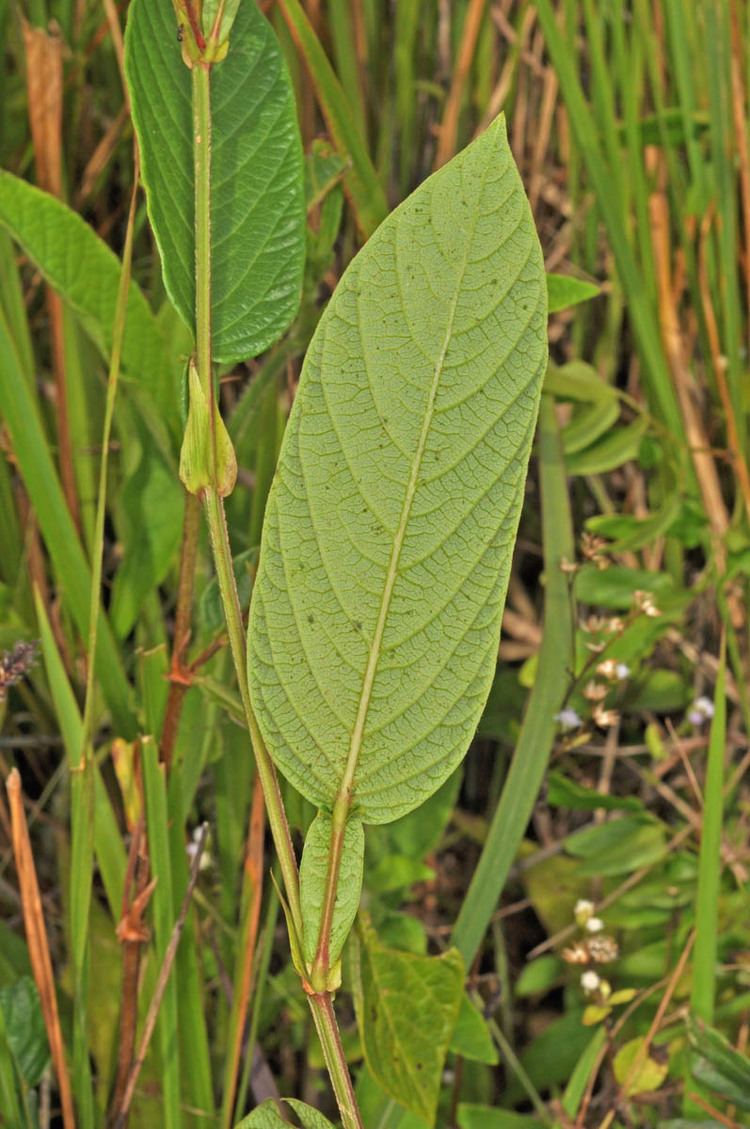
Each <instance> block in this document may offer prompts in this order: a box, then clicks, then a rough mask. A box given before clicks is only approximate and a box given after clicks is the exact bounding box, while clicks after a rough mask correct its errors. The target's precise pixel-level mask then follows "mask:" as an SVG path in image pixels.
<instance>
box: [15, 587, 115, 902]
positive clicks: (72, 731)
mask: <svg viewBox="0 0 750 1129" xmlns="http://www.w3.org/2000/svg"><path fill="white" fill-rule="evenodd" d="M36 613H37V624H38V629H39V638H40V641H41V648H42V656H43V658H44V666H45V670H46V674H47V681H48V682H49V686H50V692H51V694H52V701H53V704H54V707H55V717H56V720H57V724H58V725H59V727H60V732H61V734H62V739H63V745H64V747H65V753H66V756H67V758H68V762H69V764H70V765H71V766H72V765H75V764H76V763H77V760H78V754H79V751H80V748H81V737H82V734H83V722H82V720H81V714H80V712H79V709H78V703H77V701H76V698H75V694H74V693H73V690H72V688H71V685H70V683H69V682H68V676H67V674H66V673H65V667H64V666H63V663H62V659H61V658H60V654H59V652H58V650H57V646H56V644H55V640H54V636H53V634H52V628H51V627H50V623H49V620H48V619H47V613H46V612H45V609H44V604H43V603H42V601H41V600H40V599H39V597H38V596H37V597H36ZM94 790H95V794H94V852H95V854H96V861H97V865H98V867H99V872H100V874H101V877H102V882H103V883H104V889H105V892H106V894H107V901H108V903H109V908H110V912H111V914H112V917H113V918H114V920H117V919H118V917H119V914H120V911H121V909H122V890H123V882H124V879H125V867H126V863H127V860H126V857H125V849H124V847H123V845H122V839H121V837H120V830H119V828H118V826H117V820H116V818H115V814H114V812H113V810H112V803H111V800H110V798H109V794H108V792H107V789H106V788H105V786H104V783H103V781H102V779H101V774H100V772H99V769H98V767H97V769H96V777H95V784H94Z"/></svg>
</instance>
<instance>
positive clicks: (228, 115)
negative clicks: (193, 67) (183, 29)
mask: <svg viewBox="0 0 750 1129" xmlns="http://www.w3.org/2000/svg"><path fill="white" fill-rule="evenodd" d="M125 59H126V74H127V79H128V86H129V88H130V94H131V101H132V109H133V120H134V123H135V127H136V130H137V133H138V139H139V143H140V146H141V160H142V171H143V180H144V184H145V185H146V189H147V198H148V209H149V217H150V220H151V224H152V227H153V230H154V234H155V236H156V241H157V243H158V245H159V251H160V253H161V259H162V266H163V270H164V282H165V286H166V288H167V292H168V294H169V296H170V298H171V299H172V302H173V303H174V305H175V306H176V308H177V310H178V311H179V313H180V315H181V317H182V318H183V319H184V321H185V322H186V324H187V325H188V326H189V327H190V328H192V327H193V325H194V316H195V313H194V310H195V239H194V228H193V217H194V214H195V201H194V192H195V188H194V184H195V181H194V174H193V122H192V111H191V98H192V95H191V75H190V71H189V69H188V68H187V67H186V66H185V64H184V63H183V61H182V55H181V49H180V45H179V43H178V42H177V37H176V35H175V26H174V15H173V10H172V7H171V5H169V4H161V3H159V4H154V3H152V2H151V0H134V3H133V4H131V7H130V11H129V15H128V28H127V35H126V56H125ZM304 223H305V207H304V179H303V167H302V147H301V142H300V138H299V130H298V127H297V119H296V112H295V107H294V95H293V91H292V87H291V83H290V80H289V77H288V74H287V71H286V67H285V65H284V62H283V58H282V55H281V51H280V49H279V45H278V43H277V41H276V37H275V36H274V33H273V31H272V29H271V27H270V25H269V24H268V22H267V21H266V19H265V18H264V17H263V16H262V15H261V13H260V12H259V11H258V8H257V6H256V4H255V3H242V4H240V6H239V9H238V11H237V17H236V20H235V22H234V26H233V28H232V34H231V37H230V43H229V52H228V54H227V57H226V59H224V60H223V62H221V63H217V64H216V65H215V66H214V67H213V68H212V71H211V259H212V266H211V271H212V278H211V291H212V295H211V318H212V338H213V342H212V343H213V359H214V360H215V361H217V362H221V363H226V364H231V363H233V362H235V361H240V360H245V359H247V358H248V357H252V356H257V355H258V353H260V352H262V351H263V349H265V348H266V347H267V346H268V345H270V344H271V343H272V342H273V341H275V340H276V338H278V337H279V336H280V335H281V333H282V332H283V331H284V329H286V327H287V326H288V325H289V323H290V322H291V320H292V318H293V317H294V315H295V313H296V311H297V306H298V304H299V297H300V292H301V285H302V268H303V262H304V240H305V228H304Z"/></svg>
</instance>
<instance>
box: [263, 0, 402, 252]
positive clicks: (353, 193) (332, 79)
mask: <svg viewBox="0 0 750 1129" xmlns="http://www.w3.org/2000/svg"><path fill="white" fill-rule="evenodd" d="M279 7H280V8H281V11H282V13H283V15H284V19H285V20H286V23H287V26H288V28H289V31H290V32H291V34H292V37H293V38H294V41H295V43H296V44H297V47H298V49H299V51H300V52H301V54H302V56H303V57H304V60H305V63H306V64H307V69H308V71H309V72H310V77H311V78H312V81H313V85H314V87H315V93H316V94H317V97H318V101H319V103H320V108H321V110H322V111H323V116H324V117H325V119H326V124H327V125H328V129H329V131H330V134H331V138H332V140H333V142H334V144H335V145H336V148H337V149H338V151H339V153H340V154H341V156H342V157H346V158H348V159H349V160H350V161H351V168H350V169H349V171H348V172H347V173H346V175H345V176H344V188H345V189H346V193H347V195H348V197H349V199H350V200H351V203H352V207H353V209H354V214H355V216H356V219H357V224H358V226H359V228H360V230H361V231H362V233H363V235H365V236H366V237H367V236H370V235H372V233H373V231H375V228H376V227H378V225H379V224H380V223H381V222H382V221H383V220H384V219H385V217H386V216H387V215H388V202H387V200H386V198H385V192H384V191H383V186H382V184H381V183H380V181H379V179H378V175H377V173H376V171H375V167H374V165H373V163H372V161H371V160H370V157H369V155H368V152H367V148H366V146H365V142H364V140H363V138H362V136H361V134H360V132H359V130H358V129H357V126H356V124H355V120H354V118H353V116H352V112H351V109H350V107H349V103H348V101H347V98H346V95H345V93H344V91H343V90H342V88H341V83H340V82H339V80H338V79H337V78H336V75H335V73H334V70H333V67H332V66H331V64H330V62H329V60H328V56H327V55H326V53H325V51H324V50H323V47H322V45H321V43H320V40H319V39H318V37H317V35H316V34H315V31H314V29H313V26H312V24H311V23H310V21H309V20H308V18H307V16H306V15H305V12H304V9H303V7H302V5H301V4H300V3H299V0H279Z"/></svg>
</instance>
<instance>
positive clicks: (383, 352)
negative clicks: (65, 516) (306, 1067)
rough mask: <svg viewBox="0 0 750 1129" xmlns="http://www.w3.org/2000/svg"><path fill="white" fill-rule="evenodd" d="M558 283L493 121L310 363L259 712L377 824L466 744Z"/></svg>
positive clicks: (391, 246) (252, 667) (252, 663)
mask: <svg viewBox="0 0 750 1129" xmlns="http://www.w3.org/2000/svg"><path fill="white" fill-rule="evenodd" d="M545 324H546V283H545V278H544V272H543V268H542V259H541V252H540V248H539V242H538V239H537V236H536V232H535V230H534V226H533V222H532V217H531V212H530V209H529V207H528V204H527V202H526V198H525V196H524V193H523V189H522V186H521V182H520V179H519V177H518V173H517V171H516V168H515V165H514V164H513V160H512V157H511V154H510V150H509V148H508V144H507V139H506V133H505V127H504V123H503V121H502V119H500V120H498V121H497V122H496V123H495V124H494V125H493V126H491V127H490V129H488V130H487V131H486V132H485V133H484V134H483V135H482V136H481V137H480V138H478V139H477V140H476V141H475V142H473V144H472V145H470V146H469V148H467V149H466V150H465V151H464V152H463V153H461V154H459V156H458V157H456V158H455V159H454V160H453V161H451V162H450V164H448V165H446V166H445V167H444V168H443V169H441V170H440V171H439V172H438V173H436V174H435V175H434V176H432V177H431V178H430V179H429V180H427V181H426V182H425V183H424V184H423V185H422V186H421V187H420V188H419V189H418V190H417V191H416V192H415V193H414V194H413V195H412V196H411V197H410V198H409V199H408V200H407V201H406V202H405V203H404V204H403V205H402V206H401V207H400V208H398V209H397V210H396V211H395V212H394V213H393V214H392V215H391V216H390V217H389V218H388V219H387V220H386V221H385V222H384V223H383V224H382V225H381V227H380V228H379V229H378V230H377V232H376V233H375V235H374V236H373V237H372V238H371V239H370V240H369V242H368V243H367V244H366V245H365V247H364V249H363V250H362V251H361V252H360V254H359V255H358V256H357V257H356V259H355V260H354V261H353V263H352V265H351V266H350V267H349V269H348V270H347V272H346V274H345V276H344V277H343V279H342V280H341V282H340V284H339V286H338V289H337V290H336V293H335V294H334V297H333V299H332V301H331V302H330V304H329V306H328V308H327V310H326V312H325V314H324V316H323V318H322V319H321V322H320V324H319V326H318V329H317V331H316V333H315V336H314V338H313V341H312V343H311V346H310V349H309V351H308V354H307V358H306V361H305V365H304V369H303V374H302V379H301V382H300V387H299V391H298V394H297V397H296V400H295V404H294V409H293V411H292V415H291V418H290V422H289V425H288V427H287V430H286V434H285V439H284V444H283V447H282V451H281V456H280V460H279V467H278V471H277V477H276V481H275V483H274V487H273V489H272V491H271V495H270V498H269V504H268V508H267V511H266V521H265V527H264V534H263V543H262V547H261V556H260V564H259V571H258V577H257V581H256V585H255V589H254V595H253V600H252V608H251V622H250V630H249V650H250V656H249V677H250V683H251V693H252V697H253V701H254V705H255V708H256V710H257V713H258V720H259V723H260V727H261V730H262V733H263V736H264V738H265V741H266V743H267V745H268V748H269V751H270V753H271V755H272V757H273V758H274V760H275V761H276V763H277V764H278V766H279V767H280V769H281V771H282V772H283V773H284V774H285V775H286V776H287V777H288V778H289V779H290V780H291V782H292V783H293V784H294V785H295V787H296V788H297V789H298V790H299V791H300V792H302V794H303V795H304V796H306V797H307V798H308V799H310V800H312V801H313V802H314V803H316V804H317V805H318V806H319V807H321V808H323V809H326V810H331V809H332V807H333V805H334V802H335V801H336V799H337V798H339V797H340V802H341V803H344V804H353V806H354V810H356V812H357V814H358V816H359V817H360V818H362V819H363V820H364V821H365V822H371V823H385V822H388V821H390V820H392V819H395V818H396V817H398V816H400V815H403V814H405V813H406V812H408V811H410V810H411V809H412V808H414V807H416V806H417V805H419V804H420V803H421V802H422V801H423V800H424V799H426V798H427V797H428V796H429V795H431V794H432V793H433V792H434V791H435V790H436V789H437V788H438V787H439V786H440V784H441V783H442V781H443V780H445V779H446V777H447V776H448V775H449V774H450V772H451V770H452V769H453V768H454V767H455V766H456V764H457V763H458V761H459V760H460V759H461V758H462V757H463V755H464V753H465V751H466V748H467V745H468V743H469V741H470V739H471V737H472V735H473V733H474V731H475V729H476V726H477V723H478V721H479V717H480V715H481V712H482V708H483V706H484V703H485V701H486V698H487V694H488V692H489V689H490V685H491V682H492V677H493V674H494V670H495V662H496V654H497V643H498V636H499V633H500V620H501V616H502V608H503V602H504V598H505V590H506V585H507V578H508V569H509V565H510V559H511V553H512V548H513V542H514V538H515V534H516V529H517V525H518V518H519V513H520V508H521V501H522V497H523V490H524V480H525V476H526V468H527V460H528V454H529V447H530V444H531V437H532V433H533V429H534V423H535V420H536V414H537V406H538V400H539V391H540V387H541V381H542V376H543V373H544V368H545V363H546V354H547V349H546V334H545Z"/></svg>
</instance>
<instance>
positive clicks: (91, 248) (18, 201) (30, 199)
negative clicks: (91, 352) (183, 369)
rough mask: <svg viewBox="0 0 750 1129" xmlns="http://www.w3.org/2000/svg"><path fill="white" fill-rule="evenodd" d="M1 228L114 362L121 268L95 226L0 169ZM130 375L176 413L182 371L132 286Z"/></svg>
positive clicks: (125, 360) (126, 346) (126, 355)
mask: <svg viewBox="0 0 750 1129" xmlns="http://www.w3.org/2000/svg"><path fill="white" fill-rule="evenodd" d="M0 224H2V226H3V227H5V228H6V229H7V231H9V232H10V234H11V235H12V237H13V239H14V240H15V241H16V243H18V244H19V245H20V246H21V247H22V248H23V250H24V252H25V253H26V254H27V255H28V257H29V258H30V259H31V261H32V262H33V264H34V265H35V266H36V267H37V268H38V270H39V271H40V272H41V274H42V275H43V276H44V278H45V279H46V280H47V282H49V284H50V286H52V287H53V288H54V289H55V290H57V292H58V293H59V294H60V296H61V297H62V298H63V299H64V301H65V302H67V304H68V305H69V306H70V308H71V309H72V310H73V311H74V313H75V314H76V315H77V316H78V318H79V319H80V321H81V324H82V325H83V328H84V329H85V330H86V332H87V334H88V335H89V337H90V338H91V340H92V341H93V342H94V344H95V345H96V346H97V348H98V349H99V350H100V351H101V353H102V355H103V356H104V357H109V351H110V349H111V347H112V332H113V326H114V318H115V305H116V302H117V288H118V286H119V284H120V274H121V271H122V264H121V263H120V260H119V259H118V258H117V256H116V255H115V254H114V253H113V252H112V251H111V250H110V248H109V247H108V246H107V245H106V243H104V242H103V240H101V239H100V238H99V236H98V235H97V234H96V232H95V231H94V230H93V228H91V227H89V225H88V224H87V223H86V222H85V221H84V220H82V219H81V217H80V216H79V215H77V214H76V213H75V212H74V211H72V210H71V209H70V208H68V207H67V206H66V205H65V204H63V203H62V202H61V201H60V200H56V199H55V197H54V196H50V195H49V194H48V193H47V192H42V191H41V190H40V189H38V188H35V187H34V186H33V185H32V184H27V183H26V181H25V180H20V179H19V178H18V177H16V176H13V175H12V173H9V172H4V171H2V170H0ZM122 364H123V368H124V370H125V375H126V376H127V377H128V378H129V379H130V380H133V381H135V382H137V383H138V384H141V385H144V386H145V388H146V389H147V390H148V392H149V395H150V396H152V397H153V399H155V400H156V402H157V403H158V404H159V405H160V407H161V408H162V409H164V410H167V409H171V410H172V411H174V410H175V408H176V403H177V395H176V376H177V370H176V368H173V365H171V364H170V360H169V355H168V353H167V348H166V344H165V341H164V338H163V337H162V334H161V332H160V330H159V326H158V323H157V320H156V318H155V317H154V315H153V313H152V312H151V310H150V308H149V305H148V302H147V301H146V299H145V297H144V296H143V293H142V291H141V290H140V289H139V288H138V286H137V285H136V283H134V282H132V283H131V284H130V294H129V297H128V305H127V315H126V321H125V338H124V341H123V349H122Z"/></svg>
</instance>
